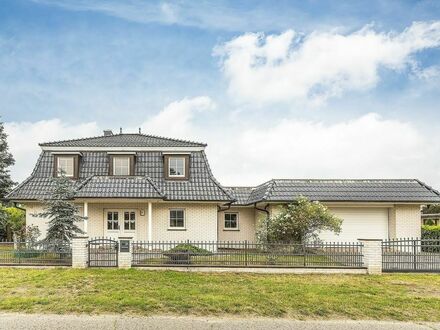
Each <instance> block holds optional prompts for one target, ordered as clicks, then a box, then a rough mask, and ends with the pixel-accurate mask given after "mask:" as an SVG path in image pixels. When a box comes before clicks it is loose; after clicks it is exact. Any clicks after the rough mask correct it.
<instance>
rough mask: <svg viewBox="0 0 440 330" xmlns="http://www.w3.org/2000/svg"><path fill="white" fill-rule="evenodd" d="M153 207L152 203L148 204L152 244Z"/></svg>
mask: <svg viewBox="0 0 440 330" xmlns="http://www.w3.org/2000/svg"><path fill="white" fill-rule="evenodd" d="M152 230H153V205H152V204H151V202H148V241H149V242H151V241H152V240H153V233H152Z"/></svg>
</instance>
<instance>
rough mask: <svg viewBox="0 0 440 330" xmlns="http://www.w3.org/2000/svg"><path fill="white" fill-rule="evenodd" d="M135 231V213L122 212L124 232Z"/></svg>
mask: <svg viewBox="0 0 440 330" xmlns="http://www.w3.org/2000/svg"><path fill="white" fill-rule="evenodd" d="M135 229H136V213H135V212H134V211H131V212H124V230H135Z"/></svg>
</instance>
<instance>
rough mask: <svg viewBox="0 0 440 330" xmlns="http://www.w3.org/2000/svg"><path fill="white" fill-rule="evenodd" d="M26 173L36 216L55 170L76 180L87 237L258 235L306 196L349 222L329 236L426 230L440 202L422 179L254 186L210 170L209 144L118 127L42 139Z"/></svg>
mask: <svg viewBox="0 0 440 330" xmlns="http://www.w3.org/2000/svg"><path fill="white" fill-rule="evenodd" d="M40 147H41V149H42V152H41V155H40V157H39V159H38V161H37V164H36V166H35V168H34V170H33V172H32V174H31V176H30V177H29V178H27V179H26V180H25V181H24V182H22V183H21V184H20V185H18V186H17V187H16V188H15V189H14V190H13V191H12V192H11V193H10V194H9V195H8V196H7V197H8V199H10V200H11V201H15V202H20V203H21V204H22V205H24V207H25V208H26V211H27V212H26V223H27V224H28V225H36V226H38V227H39V228H40V230H41V232H42V235H44V233H45V232H46V229H47V219H42V218H38V217H36V216H35V214H36V213H38V212H40V211H41V209H42V203H41V200H43V199H45V198H47V197H49V196H50V192H51V187H52V185H53V180H52V179H53V177H54V176H57V175H60V173H61V172H62V173H64V174H65V175H66V176H68V177H70V178H71V179H72V184H73V185H74V186H75V189H76V196H75V203H77V204H78V205H79V207H80V210H81V214H82V215H84V216H86V217H87V220H86V221H84V222H83V223H81V224H79V225H80V227H81V228H82V229H83V230H84V231H85V232H86V233H87V234H88V235H89V236H90V237H98V236H108V237H117V236H132V237H133V238H134V239H136V240H148V241H169V240H198V241H217V240H219V241H231V240H232V241H242V240H249V241H254V240H255V230H256V226H257V222H258V221H259V219H260V218H261V217H265V216H270V215H273V214H275V213H276V212H277V211H278V210H279V208H280V205H282V204H286V203H289V202H291V201H293V200H294V199H296V198H297V197H298V196H300V195H303V196H306V197H308V198H310V199H311V200H318V201H321V202H323V203H325V204H326V205H328V206H329V207H330V209H331V211H332V212H334V213H335V214H337V215H338V216H340V217H341V218H342V219H343V220H344V222H343V229H342V233H341V234H340V235H339V236H335V235H333V234H329V233H322V235H321V236H322V238H323V239H327V240H344V241H353V240H356V239H357V238H388V237H407V236H419V235H420V207H421V205H422V204H427V203H436V202H440V195H439V193H438V192H437V191H435V190H433V189H432V188H430V187H429V186H427V185H425V184H424V183H422V182H420V181H418V180H412V179H409V180H408V179H407V180H293V179H292V180H291V179H287V180H270V181H268V182H266V183H263V184H261V185H259V186H256V187H224V186H222V185H221V184H220V183H219V182H218V181H217V180H216V179H215V178H214V176H213V174H212V172H211V169H210V167H209V164H208V160H207V158H206V155H205V152H204V150H205V148H206V144H203V143H197V142H191V141H184V140H177V139H170V138H163V137H158V136H152V135H145V134H140V133H139V134H113V133H112V132H111V131H104V135H103V136H98V137H91V138H83V139H75V140H66V141H58V142H49V143H41V144H40Z"/></svg>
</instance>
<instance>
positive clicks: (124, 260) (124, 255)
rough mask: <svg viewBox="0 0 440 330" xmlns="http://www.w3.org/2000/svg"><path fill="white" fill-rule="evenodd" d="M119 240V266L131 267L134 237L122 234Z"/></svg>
mask: <svg viewBox="0 0 440 330" xmlns="http://www.w3.org/2000/svg"><path fill="white" fill-rule="evenodd" d="M118 240H119V249H118V267H119V268H131V259H132V251H131V249H132V246H131V241H132V240H133V237H127V236H124V237H122V236H120V237H118Z"/></svg>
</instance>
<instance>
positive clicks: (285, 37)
mask: <svg viewBox="0 0 440 330" xmlns="http://www.w3.org/2000/svg"><path fill="white" fill-rule="evenodd" d="M439 46H440V21H436V22H432V23H427V22H415V23H413V24H412V25H411V26H410V27H408V28H407V29H405V30H404V31H403V32H401V33H394V32H390V33H382V32H376V31H375V30H374V29H373V28H372V27H371V26H365V27H364V28H363V29H361V30H359V31H356V32H353V33H350V34H340V33H338V32H314V33H311V34H309V35H306V36H301V35H298V33H296V32H295V31H293V30H288V31H286V32H284V33H282V34H280V35H269V36H265V35H264V34H262V33H247V34H244V35H242V36H239V37H237V38H235V39H232V40H231V41H229V42H226V43H225V44H223V45H220V46H217V47H216V48H215V49H214V54H215V55H219V56H221V57H222V61H221V64H222V71H223V73H224V75H225V78H226V79H227V81H228V83H229V92H230V94H231V95H232V96H233V97H234V98H236V99H237V100H239V101H242V102H250V103H257V104H258V103H267V102H289V101H311V102H317V103H321V102H324V101H325V100H326V99H328V98H329V97H333V96H339V95H341V94H342V93H344V92H346V91H350V90H366V89H369V88H372V87H374V86H376V85H377V83H378V81H379V79H380V77H379V69H380V68H386V69H389V70H395V71H399V70H403V69H405V68H407V67H409V68H410V67H413V66H415V63H416V62H415V59H414V54H415V53H417V52H420V51H422V50H424V49H428V48H436V47H439Z"/></svg>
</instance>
